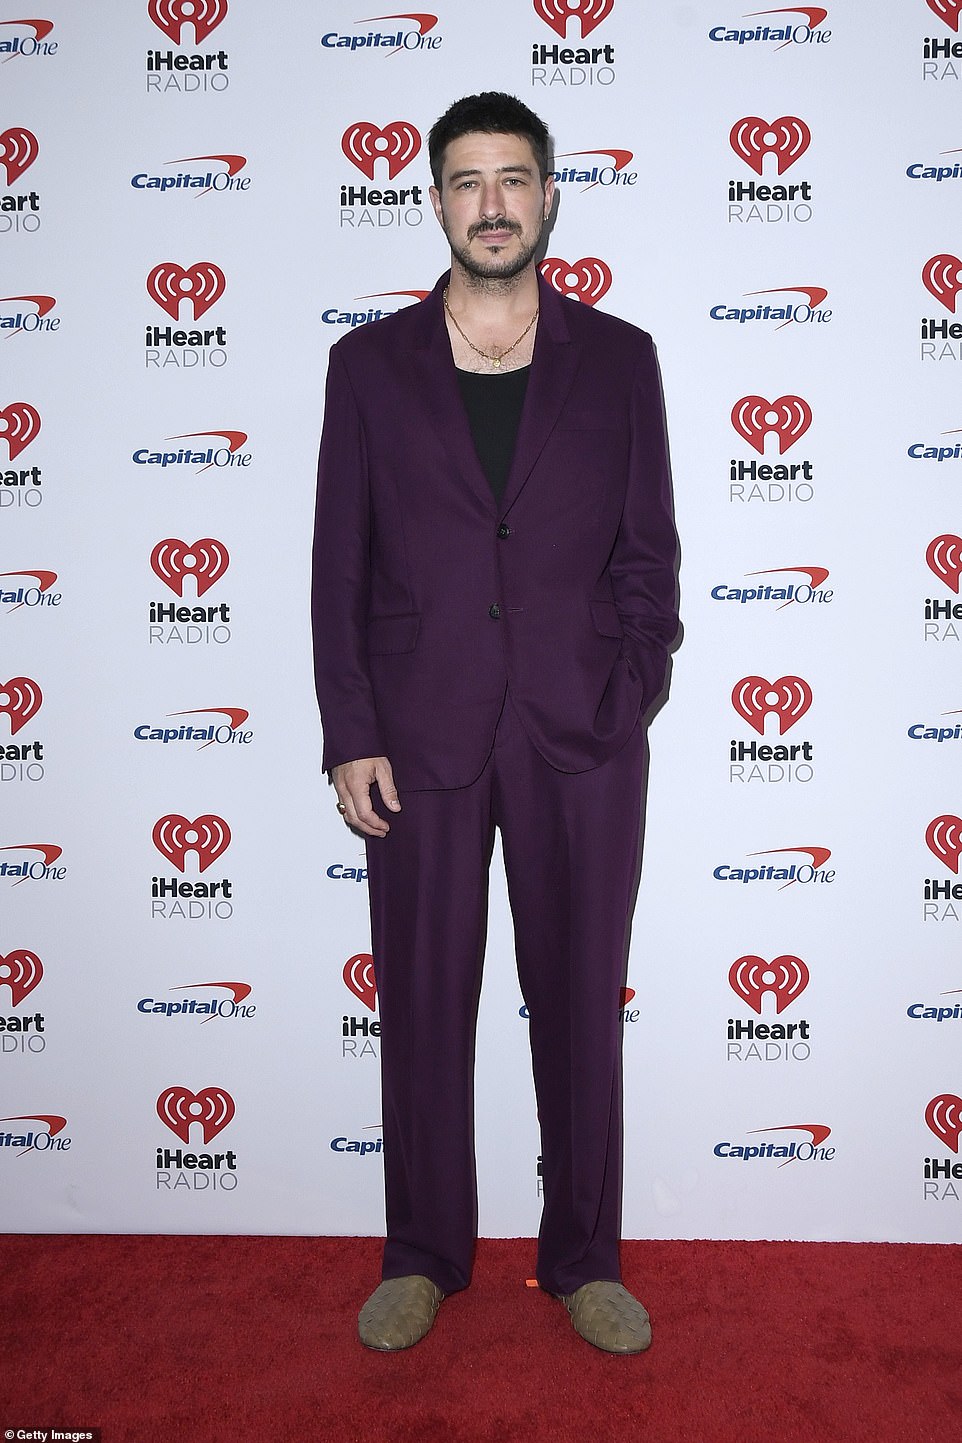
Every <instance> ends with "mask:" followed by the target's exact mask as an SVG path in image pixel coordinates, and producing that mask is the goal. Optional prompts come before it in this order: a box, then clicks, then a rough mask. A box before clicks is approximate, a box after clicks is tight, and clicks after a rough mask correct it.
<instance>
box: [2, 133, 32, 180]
mask: <svg viewBox="0 0 962 1443" xmlns="http://www.w3.org/2000/svg"><path fill="white" fill-rule="evenodd" d="M39 154H40V146H39V145H38V144H37V137H36V136H35V135H34V133H33V131H32V130H24V128H23V126H22V125H17V126H11V128H10V129H9V130H5V131H3V133H2V134H0V165H2V166H3V168H4V170H5V171H6V172H7V185H13V183H14V181H15V180H19V179H20V177H21V176H22V175H23V173H24V171H25V170H26V169H27V168H28V167H29V166H31V165H33V163H34V161H35V160H36V158H37V156H38V155H39Z"/></svg>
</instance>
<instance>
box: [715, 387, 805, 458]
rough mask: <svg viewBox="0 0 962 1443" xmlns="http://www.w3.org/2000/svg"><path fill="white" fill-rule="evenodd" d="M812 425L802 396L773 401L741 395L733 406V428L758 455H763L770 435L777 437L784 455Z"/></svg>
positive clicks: (780, 398) (761, 397)
mask: <svg viewBox="0 0 962 1443" xmlns="http://www.w3.org/2000/svg"><path fill="white" fill-rule="evenodd" d="M811 424H812V408H811V406H810V405H809V404H808V402H807V401H803V400H802V398H801V396H779V397H778V398H777V400H774V401H766V400H765V398H764V396H742V398H741V400H740V401H736V402H735V404H734V406H733V407H732V425H733V426H734V428H735V430H736V431H737V432H738V434H739V436H741V437H743V438H744V440H746V441H747V442H748V444H749V446H752V447H754V449H755V450H756V451H757V452H758V454H759V456H764V454H765V441H766V439H767V438H768V437H769V436H774V437H775V438H776V440H777V441H778V454H779V455H780V456H783V455H784V454H785V452H786V451H787V450H788V449H789V447H790V446H794V445H795V442H796V441H797V440H798V439H799V437H801V436H804V435H805V432H806V431H807V430H808V428H809V426H810V425H811Z"/></svg>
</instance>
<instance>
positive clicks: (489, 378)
mask: <svg viewBox="0 0 962 1443" xmlns="http://www.w3.org/2000/svg"><path fill="white" fill-rule="evenodd" d="M530 370H531V367H530V366H521V367H520V368H519V369H518V370H516V371H495V372H493V373H492V374H490V375H484V376H482V375H478V374H477V373H476V372H474V371H458V384H459V386H460V387H461V397H462V399H463V401H464V407H465V410H466V411H467V413H468V424H469V425H470V427H471V435H472V436H473V438H474V449H475V450H476V451H477V453H478V460H479V461H480V462H481V469H482V470H483V472H484V474H485V476H487V478H488V485H489V486H490V487H491V490H492V491H493V492H494V499H495V500H496V501H500V500H501V498H502V496H503V495H504V488H505V486H506V485H507V484H508V472H509V470H510V469H511V459H512V457H513V456H514V447H515V442H516V441H517V439H518V426H519V425H520V423H521V408H522V407H523V405H524V396H525V392H526V390H527V389H528V373H529V372H530Z"/></svg>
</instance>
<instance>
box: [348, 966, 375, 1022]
mask: <svg viewBox="0 0 962 1443" xmlns="http://www.w3.org/2000/svg"><path fill="white" fill-rule="evenodd" d="M344 982H345V985H346V986H348V987H349V988H350V989H351V991H352V992H353V993H354V996H355V997H357V998H358V999H359V1000H360V1001H361V1002H363V1003H364V1006H365V1007H369V1008H370V1009H371V1011H372V1012H373V1011H374V1009H375V1007H376V1006H377V979H376V978H375V976H374V958H373V957H372V956H371V954H370V952H358V954H357V956H356V957H349V958H348V959H347V961H346V962H345V963H344Z"/></svg>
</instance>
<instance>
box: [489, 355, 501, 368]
mask: <svg viewBox="0 0 962 1443" xmlns="http://www.w3.org/2000/svg"><path fill="white" fill-rule="evenodd" d="M491 364H492V366H500V364H501V357H500V356H492V357H491Z"/></svg>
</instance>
